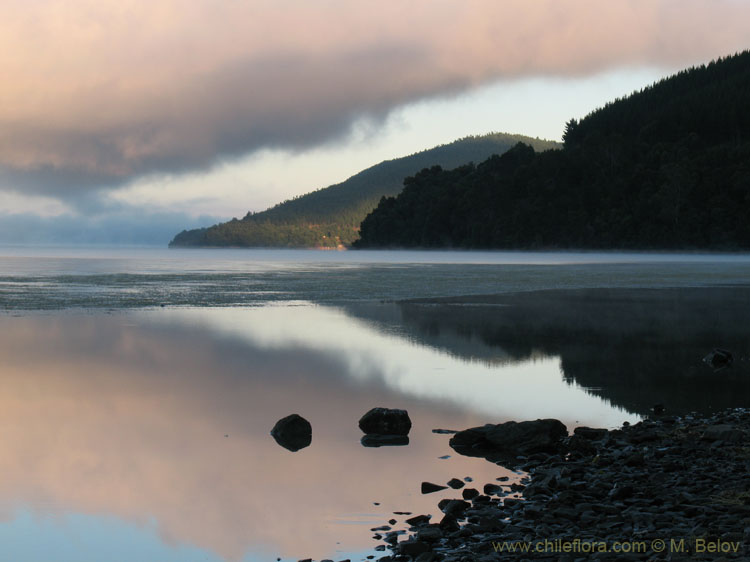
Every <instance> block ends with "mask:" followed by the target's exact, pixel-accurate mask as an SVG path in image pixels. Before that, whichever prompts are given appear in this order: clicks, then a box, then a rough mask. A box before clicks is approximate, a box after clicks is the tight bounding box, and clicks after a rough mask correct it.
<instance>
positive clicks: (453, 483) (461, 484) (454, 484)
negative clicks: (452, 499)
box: [447, 478, 465, 490]
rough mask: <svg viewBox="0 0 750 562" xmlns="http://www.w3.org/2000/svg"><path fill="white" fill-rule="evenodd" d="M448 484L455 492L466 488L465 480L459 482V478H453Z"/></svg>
mask: <svg viewBox="0 0 750 562" xmlns="http://www.w3.org/2000/svg"><path fill="white" fill-rule="evenodd" d="M447 484H448V486H450V487H451V488H453V489H454V490H458V489H459V488H463V487H464V486H465V484H464V482H463V480H459V479H458V478H451V479H450V480H448V482H447Z"/></svg>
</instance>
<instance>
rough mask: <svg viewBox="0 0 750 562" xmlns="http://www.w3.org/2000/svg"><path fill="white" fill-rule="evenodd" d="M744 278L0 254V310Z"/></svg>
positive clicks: (624, 265)
mask: <svg viewBox="0 0 750 562" xmlns="http://www.w3.org/2000/svg"><path fill="white" fill-rule="evenodd" d="M748 279H750V256H748V255H745V254H658V253H651V254H629V253H596V252H591V253H589V252H580V253H557V252H549V253H530V252H460V251H456V252H440V251H434V252H431V251H423V252H419V251H397V252H388V251H356V252H355V251H344V252H337V251H315V250H266V249H256V250H240V249H236V250H218V249H216V250H211V249H209V250H205V249H204V250H164V249H145V248H140V249H139V248H133V249H125V250H123V249H114V248H112V249H108V248H88V249H87V248H81V249H67V248H46V249H33V250H30V249H27V248H19V247H15V248H5V249H0V306H1V307H2V308H3V309H6V310H27V311H33V310H51V309H52V310H54V309H68V308H92V309H95V308H109V309H120V308H143V307H153V306H160V305H170V306H254V305H259V304H265V303H269V302H275V301H282V302H283V301H309V302H315V303H340V302H350V301H370V300H399V299H409V298H415V297H438V296H459V295H481V294H493V293H508V292H518V291H533V290H542V289H566V288H586V287H591V288H593V287H628V288H635V287H685V286H687V287H695V286H706V285H737V284H744V283H746V282H747V280H748Z"/></svg>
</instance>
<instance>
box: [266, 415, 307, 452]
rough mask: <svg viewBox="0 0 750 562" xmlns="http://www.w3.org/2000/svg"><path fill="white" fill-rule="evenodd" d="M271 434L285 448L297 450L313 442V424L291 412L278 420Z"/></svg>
mask: <svg viewBox="0 0 750 562" xmlns="http://www.w3.org/2000/svg"><path fill="white" fill-rule="evenodd" d="M271 436H272V437H273V438H274V439H275V440H276V443H278V444H279V445H281V446H282V447H284V448H285V449H288V450H290V451H292V452H296V451H299V450H300V449H304V448H305V447H309V446H310V443H312V426H311V425H310V422H309V421H307V420H306V419H305V418H303V417H302V416H300V415H299V414H291V415H289V416H287V417H285V418H281V419H280V420H279V421H277V422H276V425H274V426H273V429H271Z"/></svg>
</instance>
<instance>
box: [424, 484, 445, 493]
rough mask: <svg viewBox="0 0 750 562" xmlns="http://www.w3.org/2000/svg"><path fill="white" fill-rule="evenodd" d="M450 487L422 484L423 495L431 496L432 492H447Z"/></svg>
mask: <svg viewBox="0 0 750 562" xmlns="http://www.w3.org/2000/svg"><path fill="white" fill-rule="evenodd" d="M447 489H448V486H441V485H440V484H433V483H432V482H422V488H421V490H422V493H423V494H431V493H432V492H438V491H440V490H447Z"/></svg>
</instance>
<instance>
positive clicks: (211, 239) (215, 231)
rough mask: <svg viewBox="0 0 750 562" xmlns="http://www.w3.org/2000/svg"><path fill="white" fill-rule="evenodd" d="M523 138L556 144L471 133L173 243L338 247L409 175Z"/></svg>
mask: <svg viewBox="0 0 750 562" xmlns="http://www.w3.org/2000/svg"><path fill="white" fill-rule="evenodd" d="M519 141H522V142H525V143H528V144H529V145H531V146H534V147H535V148H536V149H537V150H546V149H549V148H556V147H559V146H560V145H559V144H558V143H555V142H551V141H544V140H539V139H532V138H530V137H524V136H522V135H509V134H504V133H494V134H490V135H485V136H475V137H466V138H463V139H460V140H457V141H455V142H453V143H450V144H446V145H441V146H437V147H435V148H432V149H430V150H425V151H422V152H418V153H416V154H413V155H411V156H406V157H404V158H397V159H395V160H388V161H385V162H382V163H380V164H377V165H375V166H372V167H371V168H368V169H366V170H364V171H362V172H359V173H358V174H356V175H354V176H352V177H350V178H349V179H348V180H346V181H344V182H342V183H339V184H336V185H332V186H330V187H326V188H323V189H319V190H317V191H314V192H312V193H308V194H307V195H303V196H301V197H297V198H295V199H292V200H290V201H284V202H283V203H280V204H278V205H276V206H275V207H272V208H270V209H268V210H266V211H262V212H260V213H248V214H247V215H246V216H245V217H244V218H243V219H242V220H237V219H234V220H232V221H229V222H225V223H222V224H217V225H215V226H212V227H209V228H201V229H197V230H185V231H183V232H181V233H180V234H178V235H177V236H175V238H174V239H173V240H172V242H170V246H287V247H316V246H317V247H336V246H339V245H349V244H351V242H352V241H353V240H355V239H356V238H357V233H358V230H359V225H360V223H361V222H362V219H364V218H365V216H366V215H367V213H369V212H370V211H372V210H373V209H374V208H375V206H376V205H377V204H378V201H379V200H380V198H381V197H383V196H390V195H395V194H396V193H398V192H399V191H401V189H402V187H403V182H404V178H405V177H407V176H409V175H412V174H415V173H416V172H418V171H419V170H421V169H422V168H424V167H427V166H434V165H440V166H444V167H446V168H453V167H456V166H459V165H461V164H465V163H467V162H471V161H474V162H479V161H481V160H484V159H485V158H487V157H488V156H490V155H492V154H499V153H503V152H505V151H506V150H508V149H509V148H511V147H512V146H513V145H515V144H516V143H518V142H519Z"/></svg>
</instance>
